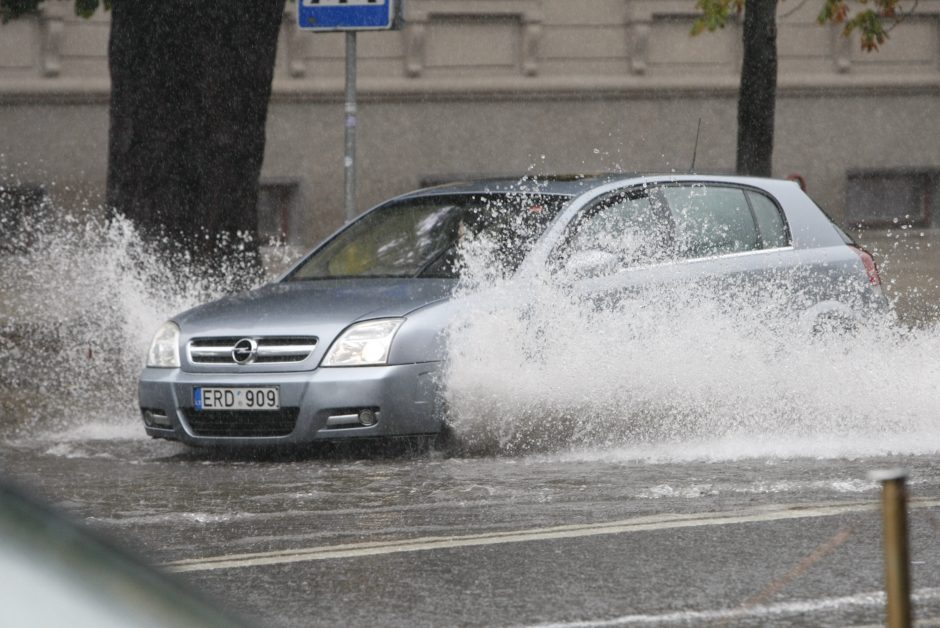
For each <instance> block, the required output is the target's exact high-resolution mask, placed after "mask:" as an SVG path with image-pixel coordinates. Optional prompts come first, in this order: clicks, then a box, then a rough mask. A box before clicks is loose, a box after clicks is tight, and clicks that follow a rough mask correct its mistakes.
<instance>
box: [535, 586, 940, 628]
mask: <svg viewBox="0 0 940 628" xmlns="http://www.w3.org/2000/svg"><path fill="white" fill-rule="evenodd" d="M912 597H913V599H914V601H915V602H927V601H931V600H937V599H940V589H918V590H917V591H914V593H913V595H912ZM884 605H885V594H884V593H883V592H881V591H872V592H870V593H858V594H856V595H847V596H844V597H829V598H819V599H815V600H801V601H796V602H780V603H777V604H767V605H763V606H749V607H742V608H722V609H715V610H707V611H672V612H669V613H661V614H658V615H657V614H652V613H651V614H638V615H624V616H622V617H614V618H610V619H591V620H581V621H572V622H559V623H549V624H532V625H530V626H528V627H527V628H588V627H589V626H590V627H592V628H607V627H608V626H636V625H642V624H689V623H698V622H713V621H730V620H736V619H754V618H761V617H766V618H769V617H785V616H787V615H807V614H809V613H824V612H830V611H840V610H844V609H846V608H852V607H865V606H884ZM804 619H805V618H804ZM928 621H929V620H928ZM920 624H921V622H920V620H918V625H920Z"/></svg>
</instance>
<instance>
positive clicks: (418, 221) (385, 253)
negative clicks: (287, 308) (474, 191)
mask: <svg viewBox="0 0 940 628" xmlns="http://www.w3.org/2000/svg"><path fill="white" fill-rule="evenodd" d="M566 200H567V199H566V198H565V197H556V196H547V195H532V194H521V193H517V194H494V195H455V196H441V197H424V198H414V199H405V200H402V201H396V202H393V203H389V204H387V205H385V206H382V207H380V208H378V209H376V210H375V211H372V212H369V213H368V214H366V215H365V216H363V217H362V218H360V219H358V220H356V221H355V222H354V223H352V224H351V225H350V226H349V227H348V228H346V229H345V230H343V231H342V232H340V233H339V234H338V235H337V236H336V237H335V238H333V239H332V240H331V241H329V242H328V243H327V244H326V245H324V246H323V247H321V248H320V249H318V250H317V251H316V252H315V253H314V254H313V255H311V256H310V257H309V258H307V259H306V260H305V261H304V262H303V263H302V264H301V265H300V266H299V267H298V268H297V269H295V270H294V272H292V273H291V274H290V275H289V276H288V277H287V280H288V281H304V280H314V279H340V278H347V277H396V278H405V277H446V278H450V277H456V276H457V274H458V273H459V263H458V259H457V258H458V255H459V246H458V245H459V244H460V243H461V241H462V240H463V239H464V238H467V237H468V236H471V235H472V236H475V237H486V238H489V239H491V240H492V241H493V242H494V246H493V254H494V256H495V257H496V259H494V260H493V263H494V264H498V265H500V266H501V267H504V268H505V269H506V270H508V271H510V272H511V271H513V270H515V269H516V268H517V267H518V265H519V264H520V263H521V261H522V259H523V257H524V256H525V255H526V254H527V253H528V251H529V250H530V249H531V247H532V245H533V244H534V242H535V240H536V239H537V238H538V237H539V236H540V235H541V234H542V233H543V232H544V231H545V229H546V227H547V226H548V224H549V223H550V222H551V220H552V219H553V218H554V217H555V216H556V215H557V213H558V211H559V210H560V209H561V207H562V206H563V205H564V203H565V202H566Z"/></svg>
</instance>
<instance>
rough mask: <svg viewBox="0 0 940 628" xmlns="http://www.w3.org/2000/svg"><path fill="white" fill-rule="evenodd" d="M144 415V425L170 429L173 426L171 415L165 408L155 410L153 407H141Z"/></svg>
mask: <svg viewBox="0 0 940 628" xmlns="http://www.w3.org/2000/svg"><path fill="white" fill-rule="evenodd" d="M141 410H142V412H143V415H144V425H146V426H147V427H160V428H164V429H169V428H170V427H172V424H171V423H170V419H169V417H167V415H166V413H165V412H164V411H163V410H154V409H152V408H141Z"/></svg>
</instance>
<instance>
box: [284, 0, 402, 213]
mask: <svg viewBox="0 0 940 628" xmlns="http://www.w3.org/2000/svg"><path fill="white" fill-rule="evenodd" d="M402 2H403V0H300V2H299V3H298V5H297V24H298V26H299V27H300V28H301V29H303V30H309V31H320V32H337V31H345V32H346V105H345V108H344V111H345V113H346V119H345V129H346V132H345V147H346V148H345V153H346V156H345V159H344V160H343V170H344V175H345V176H344V178H345V183H346V184H345V193H344V196H345V206H346V221H347V222H348V221H350V220H352V219H353V218H355V217H356V213H357V212H356V126H357V110H356V32H357V31H362V30H393V29H397V28H400V27H401V14H402Z"/></svg>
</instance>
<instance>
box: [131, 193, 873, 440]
mask: <svg viewBox="0 0 940 628" xmlns="http://www.w3.org/2000/svg"><path fill="white" fill-rule="evenodd" d="M468 234H469V235H473V236H474V237H475V238H479V237H485V238H487V239H489V241H491V242H493V243H495V245H494V246H493V247H492V250H491V254H492V260H491V263H492V264H494V265H498V266H499V267H501V268H502V269H503V271H504V272H505V273H507V274H509V275H511V276H513V277H514V278H515V279H514V280H518V281H520V282H523V283H525V282H526V281H529V280H532V278H534V277H545V276H549V277H556V278H557V281H559V282H566V283H567V284H568V285H569V286H573V289H575V290H579V291H581V292H586V293H593V294H597V295H599V296H600V297H601V298H599V299H598V300H597V302H598V303H605V302H608V301H607V299H608V297H609V295H611V294H618V295H620V296H621V297H622V298H629V295H630V294H635V293H636V290H637V287H638V286H651V285H652V286H657V285H661V284H664V283H669V282H672V283H675V282H680V283H681V282H701V281H705V280H707V281H711V282H718V283H723V282H724V283H729V284H730V283H737V284H740V283H741V282H744V283H746V284H748V285H751V286H756V287H758V289H759V288H760V287H761V286H764V285H770V284H771V283H772V282H774V281H778V280H779V279H780V277H782V276H787V278H788V281H790V283H791V285H790V289H791V291H792V292H793V294H794V295H796V296H795V297H794V299H793V302H792V304H791V307H792V308H793V309H794V310H796V311H797V312H796V315H798V316H800V317H801V318H803V319H806V320H808V321H810V324H811V325H816V324H817V323H819V324H827V325H828V324H832V323H833V322H835V324H836V325H837V326H842V325H846V326H848V325H851V324H853V322H854V321H856V320H858V319H859V317H864V316H865V311H866V310H867V309H881V308H883V307H884V305H885V303H884V297H883V296H882V294H881V288H880V278H879V276H878V272H877V270H876V268H875V264H874V261H873V260H872V257H871V256H870V255H869V254H868V253H866V252H865V251H863V250H862V249H860V248H859V247H858V246H857V245H856V244H855V243H854V242H853V241H852V240H851V238H850V237H848V236H847V235H846V234H845V233H844V232H842V231H841V230H840V229H839V228H838V227H837V226H835V225H834V224H833V223H832V222H831V221H830V220H829V219H828V218H827V217H826V215H825V214H824V213H823V212H822V211H821V210H820V209H819V208H818V207H817V206H816V205H815V204H814V203H813V201H812V200H811V199H810V198H809V197H808V196H807V195H806V194H804V193H803V192H802V191H801V190H800V188H799V186H798V185H797V184H795V183H793V182H789V181H778V180H772V179H755V178H742V177H714V176H694V175H689V176H675V175H673V176H645V177H633V178H618V177H598V178H580V177H575V178H569V179H561V178H558V179H548V180H538V181H532V180H523V181H521V182H509V181H503V180H489V181H480V182H474V183H457V184H450V185H445V186H440V187H436V188H429V189H424V190H419V191H417V192H413V193H410V194H406V195H404V196H400V197H397V198H395V199H392V200H390V201H387V202H385V203H382V204H381V205H379V206H378V207H376V208H374V209H372V210H371V211H369V212H367V213H365V214H363V215H362V216H361V217H359V218H358V219H357V220H355V221H354V222H352V223H350V224H348V225H347V226H345V227H344V228H343V229H341V230H340V231H339V232H337V233H336V234H335V235H333V236H332V237H330V238H328V239H327V240H326V241H324V242H323V243H322V244H321V245H319V246H318V247H317V248H315V249H314V250H313V251H312V252H311V253H310V254H308V255H307V256H306V257H304V258H303V259H302V260H301V261H300V262H298V263H297V264H296V265H295V266H294V267H293V268H292V269H290V270H289V271H288V272H287V273H286V274H285V275H284V276H283V277H282V278H281V279H280V280H279V281H277V282H275V283H273V284H269V285H267V286H264V287H262V288H260V289H257V290H255V291H252V292H249V293H247V294H242V295H238V296H233V297H229V298H225V299H221V300H219V301H216V302H213V303H209V304H207V305H204V306H201V307H197V308H195V309H192V310H190V311H187V312H184V313H182V314H179V315H178V316H176V317H174V318H173V319H172V320H170V321H168V322H167V323H165V324H164V325H163V326H162V327H161V328H160V330H159V331H157V333H156V336H155V337H154V340H153V343H152V345H151V347H150V351H149V354H148V357H147V366H146V368H145V369H144V371H143V373H142V375H141V377H140V381H139V401H140V408H141V412H142V416H143V421H144V424H145V426H146V431H147V433H148V434H150V435H151V436H153V437H158V438H167V439H173V440H180V441H183V442H185V443H188V444H190V445H206V446H238V445H252V446H264V445H279V444H297V443H305V442H311V441H318V440H338V439H349V438H374V437H391V436H405V435H423V434H435V433H438V432H440V431H441V430H442V429H443V428H444V412H443V407H442V404H441V402H440V399H439V397H440V395H439V392H440V382H439V379H440V378H439V376H440V374H441V368H442V367H441V365H442V363H443V361H444V359H445V357H446V355H447V347H446V333H445V330H446V329H447V327H448V322H449V321H450V320H451V318H452V314H453V308H454V307H456V306H455V302H456V299H455V298H454V290H455V286H456V285H457V282H458V279H459V275H460V273H461V268H462V266H461V251H462V246H461V242H462V241H463V240H465V239H466V238H467V237H468ZM793 284H795V285H793ZM624 295H627V296H626V297H624Z"/></svg>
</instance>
